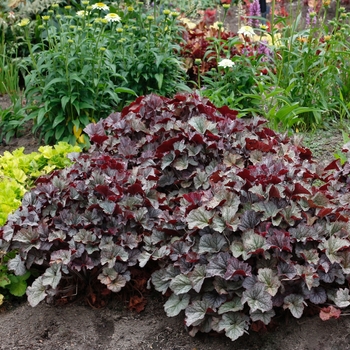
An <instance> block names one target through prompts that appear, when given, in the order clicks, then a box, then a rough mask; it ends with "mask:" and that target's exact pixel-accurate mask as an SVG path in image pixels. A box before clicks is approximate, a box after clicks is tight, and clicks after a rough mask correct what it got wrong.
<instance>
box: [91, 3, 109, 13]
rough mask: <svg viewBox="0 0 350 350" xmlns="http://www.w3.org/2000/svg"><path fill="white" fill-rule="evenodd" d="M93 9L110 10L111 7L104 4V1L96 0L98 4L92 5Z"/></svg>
mask: <svg viewBox="0 0 350 350" xmlns="http://www.w3.org/2000/svg"><path fill="white" fill-rule="evenodd" d="M92 9H93V10H103V11H108V10H109V7H108V6H107V5H106V4H104V3H103V2H96V4H93V5H92Z"/></svg>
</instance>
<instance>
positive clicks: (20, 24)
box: [18, 18, 30, 27]
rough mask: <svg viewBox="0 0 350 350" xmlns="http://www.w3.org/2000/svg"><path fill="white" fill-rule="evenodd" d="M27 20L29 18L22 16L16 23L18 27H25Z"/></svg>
mask: <svg viewBox="0 0 350 350" xmlns="http://www.w3.org/2000/svg"><path fill="white" fill-rule="evenodd" d="M29 22H30V20H29V18H23V19H22V20H21V22H19V23H18V25H19V26H20V27H25V26H26V25H28V24H29Z"/></svg>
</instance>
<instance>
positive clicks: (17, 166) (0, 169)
mask: <svg viewBox="0 0 350 350" xmlns="http://www.w3.org/2000/svg"><path fill="white" fill-rule="evenodd" d="M80 151H81V149H80V148H79V147H78V146H71V145H69V144H67V143H65V142H60V143H58V144H57V145H55V146H54V147H52V146H41V147H40V148H39V151H38V152H32V153H30V154H25V153H24V147H21V148H19V149H17V150H15V151H13V152H12V153H10V152H8V151H5V153H4V154H3V155H2V156H1V157H0V226H2V225H3V224H4V223H5V222H6V219H7V216H8V214H9V213H10V212H12V211H13V210H15V209H17V208H18V207H19V206H20V204H21V200H22V197H23V195H24V193H25V192H26V191H27V190H28V189H30V188H31V187H32V186H33V184H34V181H35V179H36V178H37V177H39V176H40V175H43V174H48V173H50V172H51V171H53V170H54V169H58V168H65V167H67V166H69V165H70V164H71V161H70V159H68V158H67V154H68V153H71V152H80Z"/></svg>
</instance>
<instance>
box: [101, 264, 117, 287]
mask: <svg viewBox="0 0 350 350" xmlns="http://www.w3.org/2000/svg"><path fill="white" fill-rule="evenodd" d="M117 276H118V272H117V271H116V270H115V269H113V268H109V267H104V268H103V269H102V272H101V273H100V274H99V275H98V276H97V279H99V280H100V281H101V283H103V284H105V285H108V284H110V283H111V282H112V281H114V280H115V279H116V278H117Z"/></svg>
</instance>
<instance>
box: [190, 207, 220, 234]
mask: <svg viewBox="0 0 350 350" xmlns="http://www.w3.org/2000/svg"><path fill="white" fill-rule="evenodd" d="M213 216H214V213H213V212H212V211H208V210H206V209H205V208H203V207H200V208H197V209H193V210H191V211H190V213H189V214H188V215H187V218H186V221H187V223H188V227H189V228H190V229H193V228H198V229H203V228H205V227H207V226H209V225H210V221H211V219H212V217H213Z"/></svg>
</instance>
